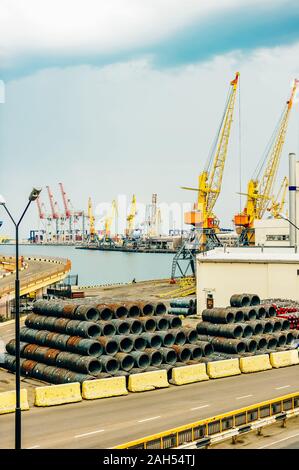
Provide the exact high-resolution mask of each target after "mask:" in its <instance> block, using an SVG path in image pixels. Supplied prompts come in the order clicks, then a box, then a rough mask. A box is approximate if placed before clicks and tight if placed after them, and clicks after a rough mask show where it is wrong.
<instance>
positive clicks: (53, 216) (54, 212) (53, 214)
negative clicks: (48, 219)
mask: <svg viewBox="0 0 299 470" xmlns="http://www.w3.org/2000/svg"><path fill="white" fill-rule="evenodd" d="M47 191H48V196H49V201H50V207H51V212H52V218H53V219H59V214H58V211H57V207H55V203H54V196H53V193H52V191H51V189H50V186H47Z"/></svg>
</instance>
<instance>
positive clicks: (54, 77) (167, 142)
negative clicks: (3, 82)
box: [0, 43, 299, 235]
mask: <svg viewBox="0 0 299 470" xmlns="http://www.w3.org/2000/svg"><path fill="white" fill-rule="evenodd" d="M298 54H299V43H297V44H295V45H293V46H291V47H290V46H288V47H276V48H263V49H259V50H257V51H254V52H253V53H251V54H243V53H242V52H237V53H235V52H234V53H229V54H225V55H222V56H216V57H215V58H213V59H212V60H207V61H204V62H202V63H197V64H191V65H190V64H187V65H184V64H183V65H181V66H180V67H177V68H160V69H158V68H156V67H154V66H153V64H152V62H151V61H150V60H149V59H142V60H134V61H128V62H123V63H117V64H111V65H107V66H105V67H102V68H95V67H90V66H78V67H68V68H63V69H58V68H57V69H54V68H53V69H47V70H43V71H40V72H38V73H36V74H34V75H33V76H30V77H23V78H20V79H18V80H12V81H10V82H9V83H8V84H7V86H6V102H5V104H3V105H1V106H0V153H1V166H2V168H4V170H5V171H1V173H0V186H1V193H3V194H4V196H5V197H6V199H7V201H8V202H9V205H10V207H11V208H12V211H13V213H14V214H17V213H19V212H20V211H21V209H22V206H23V204H24V201H25V200H26V197H27V194H28V192H29V191H30V189H31V187H32V186H43V188H45V186H46V185H48V184H49V185H50V186H51V188H52V190H53V192H54V195H55V197H56V198H57V199H58V200H59V201H60V208H61V209H62V202H61V197H60V194H59V188H58V182H59V181H62V182H63V183H64V186H65V189H66V191H67V193H68V194H69V196H70V198H71V200H72V202H73V205H74V207H75V208H76V209H82V208H85V209H86V206H87V200H88V197H89V196H92V199H93V203H94V206H96V205H97V204H98V203H100V202H111V201H112V199H114V198H116V197H117V195H118V194H126V195H127V197H128V201H130V199H131V196H132V193H133V192H134V193H135V194H136V196H137V201H138V202H144V203H149V202H150V198H151V194H152V193H154V192H156V193H158V201H159V202H166V203H172V202H178V203H183V202H192V201H194V200H195V196H194V194H192V193H191V192H187V191H183V190H181V189H180V186H183V185H186V186H194V185H196V183H197V176H198V174H199V173H200V171H202V169H203V168H204V165H205V161H206V158H207V155H208V153H209V149H210V146H211V143H212V141H213V139H214V137H215V134H216V130H217V128H218V125H219V122H220V118H221V115H222V111H223V106H224V103H225V98H226V93H227V89H228V86H229V81H230V80H231V79H232V77H234V74H235V72H236V71H237V70H239V71H240V73H241V75H240V88H241V95H240V100H241V115H242V116H241V123H242V126H241V135H239V126H238V111H239V101H237V104H236V109H235V118H234V122H233V126H232V135H231V140H230V144H229V153H228V159H227V163H226V167H225V173H224V179H223V188H222V192H221V195H220V197H219V199H218V202H217V206H216V208H215V212H216V215H217V216H218V217H219V218H220V219H221V222H222V225H224V226H228V225H230V222H231V219H232V215H233V214H234V212H235V211H236V210H238V209H239V196H238V195H237V192H238V191H239V165H240V159H239V146H240V140H239V138H240V137H241V144H242V145H241V147H242V152H241V156H242V159H241V162H242V189H243V191H245V189H246V183H247V181H248V179H249V178H250V177H251V176H252V173H253V171H254V169H255V167H256V164H257V162H258V161H259V159H260V157H261V155H262V153H263V151H264V148H265V147H266V144H267V142H268V140H269V138H270V136H271V134H272V131H273V129H274V127H275V125H276V123H277V121H278V118H279V116H280V113H281V109H282V107H283V106H284V104H285V102H286V100H287V98H288V97H289V93H290V87H291V81H292V79H293V78H295V77H298V76H299V64H298V60H297V58H298ZM297 117H298V103H297V104H295V105H294V108H293V110H292V114H291V118H290V124H289V130H288V134H287V138H286V142H285V145H284V150H283V155H282V160H281V168H280V172H279V180H278V186H279V182H280V179H281V178H282V176H283V175H284V174H287V155H288V153H289V152H290V151H295V152H296V151H297V148H298V139H297V135H298V118H297ZM12 181H14V185H12V184H11V182H12ZM15 188H18V190H17V192H16V190H15ZM42 199H43V200H44V201H45V202H46V204H47V205H48V200H47V194H46V192H45V189H44V191H43V195H42ZM48 209H49V207H48ZM0 217H2V215H1V216H0ZM3 217H4V216H3ZM7 226H8V225H7V223H6V224H5V227H3V229H2V230H3V232H4V231H5V232H6V231H7V230H8V229H7V228H6V227H7ZM37 226H38V221H37V212H36V208H35V207H34V208H32V210H31V212H30V214H28V217H26V220H24V223H23V225H22V230H26V231H25V232H23V234H24V235H27V234H28V231H29V228H36V227H37Z"/></svg>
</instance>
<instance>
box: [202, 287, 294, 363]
mask: <svg viewBox="0 0 299 470" xmlns="http://www.w3.org/2000/svg"><path fill="white" fill-rule="evenodd" d="M230 304H231V305H230V306H229V307H226V308H211V309H205V310H203V312H202V320H203V321H201V322H200V323H198V324H197V327H196V329H197V332H198V335H199V336H198V339H199V340H201V341H206V342H209V343H210V344H212V345H213V347H214V350H215V351H217V352H221V353H228V354H229V353H230V354H239V355H240V354H244V353H255V352H256V351H261V352H262V351H265V350H275V349H277V348H280V349H281V348H283V347H291V345H292V342H293V341H294V339H295V335H294V330H291V329H290V323H289V322H288V320H286V319H283V318H279V317H276V316H275V308H274V307H273V305H272V304H270V303H265V304H261V303H260V299H259V297H258V296H257V295H255V294H235V295H232V297H231V299H230Z"/></svg>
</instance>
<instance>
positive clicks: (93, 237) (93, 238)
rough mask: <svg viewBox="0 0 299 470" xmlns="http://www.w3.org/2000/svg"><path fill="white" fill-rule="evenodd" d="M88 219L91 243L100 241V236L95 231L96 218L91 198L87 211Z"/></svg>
mask: <svg viewBox="0 0 299 470" xmlns="http://www.w3.org/2000/svg"><path fill="white" fill-rule="evenodd" d="M87 217H88V221H89V237H88V239H89V241H90V242H95V241H97V240H98V234H97V232H96V229H95V216H94V214H93V208H92V201H91V197H89V198H88V209H87Z"/></svg>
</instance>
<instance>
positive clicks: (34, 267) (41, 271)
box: [0, 257, 65, 292]
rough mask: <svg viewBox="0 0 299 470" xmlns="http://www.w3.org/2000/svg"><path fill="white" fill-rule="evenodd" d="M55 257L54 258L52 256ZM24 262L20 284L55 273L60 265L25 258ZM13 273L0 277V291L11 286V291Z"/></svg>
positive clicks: (12, 287)
mask: <svg viewBox="0 0 299 470" xmlns="http://www.w3.org/2000/svg"><path fill="white" fill-rule="evenodd" d="M45 259H50V257H45ZM53 259H55V258H53ZM60 261H62V262H65V260H62V259H61V260H60ZM25 262H26V263H27V264H28V268H26V269H24V270H23V271H20V282H21V286H22V285H27V284H29V283H30V282H32V281H34V280H37V279H39V278H40V277H41V278H43V277H46V276H47V275H51V274H55V273H56V272H57V269H58V267H60V265H58V264H56V263H48V262H45V261H33V260H27V259H25ZM14 278H15V276H14V275H11V276H7V277H4V278H3V279H0V292H1V290H2V289H5V288H7V287H8V286H11V289H12V291H13V289H14Z"/></svg>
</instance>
